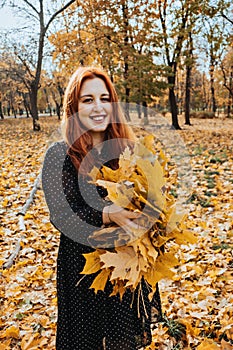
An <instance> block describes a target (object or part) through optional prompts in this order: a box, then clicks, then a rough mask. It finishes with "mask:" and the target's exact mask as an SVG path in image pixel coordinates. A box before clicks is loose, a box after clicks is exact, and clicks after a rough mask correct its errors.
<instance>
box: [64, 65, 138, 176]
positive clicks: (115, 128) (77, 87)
mask: <svg viewBox="0 0 233 350" xmlns="http://www.w3.org/2000/svg"><path fill="white" fill-rule="evenodd" d="M94 78H100V79H102V80H103V81H104V83H105V85H106V88H107V90H108V92H109V94H110V101H111V102H112V115H111V120H110V123H109V125H108V127H107V129H106V130H105V135H104V141H106V140H111V139H116V140H115V141H114V145H116V146H115V147H117V148H118V149H117V151H116V150H115V154H119V155H120V153H121V152H122V151H123V150H124V148H125V147H126V146H127V144H130V141H135V135H134V133H133V131H132V129H131V128H130V127H129V126H128V125H127V122H126V119H125V117H124V114H123V112H122V110H121V108H120V106H119V103H118V96H117V93H116V90H115V88H114V86H113V83H112V82H111V80H110V78H109V77H108V75H107V74H106V73H105V72H104V71H103V70H101V69H100V68H96V67H79V68H78V69H77V70H76V71H75V73H74V74H73V75H72V77H71V79H70V81H69V83H68V85H67V88H66V91H65V96H64V103H63V120H62V132H63V138H64V140H65V141H66V143H67V145H68V154H69V156H70V158H71V160H72V163H73V164H74V166H75V168H76V170H77V172H78V171H79V170H80V171H81V173H83V174H87V173H88V172H89V171H90V170H91V168H92V167H93V165H94V159H93V157H92V155H91V152H90V150H91V149H92V148H93V140H92V136H91V134H90V132H89V131H88V130H85V129H84V128H83V126H82V124H81V122H80V120H79V117H78V101H79V97H80V91H81V88H82V85H83V83H84V82H85V81H86V80H88V79H94ZM126 140H128V142H127V141H126ZM84 157H85V164H86V165H85V167H83V164H82V167H80V165H81V162H82V160H83V159H84ZM110 166H111V167H112V168H116V163H115V161H114V160H112V164H111V161H110Z"/></svg>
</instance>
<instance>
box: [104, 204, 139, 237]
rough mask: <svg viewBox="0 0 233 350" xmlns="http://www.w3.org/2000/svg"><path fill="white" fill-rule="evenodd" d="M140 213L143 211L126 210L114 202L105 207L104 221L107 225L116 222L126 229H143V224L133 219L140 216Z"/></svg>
mask: <svg viewBox="0 0 233 350" xmlns="http://www.w3.org/2000/svg"><path fill="white" fill-rule="evenodd" d="M140 215H141V213H137V212H133V211H129V210H125V209H123V208H121V207H119V206H117V205H116V204H112V205H109V206H107V207H104V209H103V223H104V224H105V225H107V224H110V223H115V224H117V225H118V226H120V227H122V228H123V229H124V230H125V231H129V230H130V229H142V227H141V226H139V225H138V224H136V223H134V222H133V219H137V218H139V216H140Z"/></svg>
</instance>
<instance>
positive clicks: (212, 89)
mask: <svg viewBox="0 0 233 350" xmlns="http://www.w3.org/2000/svg"><path fill="white" fill-rule="evenodd" d="M210 91H211V99H212V111H213V112H214V113H215V112H216V110H217V104H216V98H215V88H214V66H213V64H211V66H210Z"/></svg>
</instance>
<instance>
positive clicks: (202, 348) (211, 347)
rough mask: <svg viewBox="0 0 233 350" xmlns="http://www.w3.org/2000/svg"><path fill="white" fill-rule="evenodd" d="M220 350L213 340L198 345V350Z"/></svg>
mask: <svg viewBox="0 0 233 350" xmlns="http://www.w3.org/2000/svg"><path fill="white" fill-rule="evenodd" d="M207 349H208V350H220V347H219V346H218V345H217V344H216V343H215V342H214V341H213V340H212V339H205V340H204V341H203V342H202V343H201V344H200V345H198V347H197V350H207Z"/></svg>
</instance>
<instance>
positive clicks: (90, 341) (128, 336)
mask: <svg viewBox="0 0 233 350" xmlns="http://www.w3.org/2000/svg"><path fill="white" fill-rule="evenodd" d="M117 102H118V97H117V94H116V91H115V89H114V86H113V84H112V82H111V80H110V79H109V77H108V76H107V75H106V73H104V72H103V71H102V70H100V69H98V68H88V67H86V68H84V67H82V68H78V70H77V71H76V72H75V73H74V74H73V76H72V77H71V79H70V82H69V84H68V86H67V89H66V93H65V98H64V119H63V130H64V141H63V142H57V143H55V144H54V145H52V146H51V147H50V148H49V150H48V151H47V153H46V157H45V161H44V166H43V174H42V181H43V189H44V193H45V198H46V202H47V205H48V207H49V211H50V219H51V222H52V224H53V225H54V226H55V227H56V228H57V229H58V230H59V231H60V233H61V236H60V247H59V253H58V261H57V295H58V320H57V337H56V349H57V350H89V349H90V350H100V349H108V350H110V349H111V350H113V349H114V350H116V349H123V350H135V349H139V348H140V347H142V346H145V345H148V344H149V343H150V342H151V332H150V322H151V306H152V305H151V303H150V302H149V299H148V297H147V296H148V293H149V291H148V288H147V287H146V286H144V287H143V288H144V297H145V300H144V307H143V308H142V309H141V310H138V303H137V297H136V294H137V293H135V295H132V293H131V292H130V291H127V292H126V293H125V294H124V296H123V300H120V298H119V297H118V296H109V295H110V294H111V291H112V286H111V283H110V282H108V283H107V286H106V288H105V290H104V291H99V292H98V293H97V294H95V293H94V291H93V290H92V289H90V288H89V287H90V285H91V283H92V281H93V279H94V277H95V276H93V275H88V276H85V278H82V279H81V277H83V275H81V274H80V272H81V271H82V270H83V267H84V265H85V258H84V256H83V254H85V253H89V252H91V251H93V250H94V249H95V248H93V247H92V246H91V242H90V239H89V236H90V234H91V233H92V232H93V231H94V230H96V229H97V228H98V227H101V226H102V225H108V224H110V223H111V222H114V223H115V224H117V225H119V226H121V227H124V228H127V229H130V227H136V224H135V223H134V222H133V220H134V219H135V218H137V217H138V214H137V213H134V212H130V211H128V210H125V209H123V208H119V207H117V206H116V205H114V204H111V203H108V202H107V201H106V196H107V192H106V190H104V189H103V188H100V187H96V186H95V185H93V184H91V183H89V181H88V180H89V178H88V176H87V175H88V173H89V171H90V170H91V169H92V168H93V166H97V167H99V168H100V167H101V166H102V165H103V164H105V165H106V166H108V167H111V168H112V169H116V168H117V166H118V157H119V155H120V153H121V152H122V151H123V150H124V148H125V147H126V146H127V145H131V144H132V142H133V141H134V140H135V137H134V134H133V132H132V130H131V129H130V128H129V126H127V124H126V122H125V119H124V116H123V114H122V112H121V110H120V108H119V105H118V103H117ZM78 281H79V283H78V284H77V282H78ZM157 294H158V293H157ZM158 296H159V294H158V295H157V297H158ZM138 311H140V312H138Z"/></svg>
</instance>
